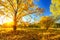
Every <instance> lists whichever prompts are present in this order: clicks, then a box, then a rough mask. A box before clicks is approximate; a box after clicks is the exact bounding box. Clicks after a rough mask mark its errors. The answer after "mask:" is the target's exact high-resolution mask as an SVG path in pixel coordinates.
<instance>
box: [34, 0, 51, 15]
mask: <svg viewBox="0 0 60 40" xmlns="http://www.w3.org/2000/svg"><path fill="white" fill-rule="evenodd" d="M35 4H36V5H38V6H39V8H44V15H43V16H49V15H50V14H51V13H50V8H49V7H50V4H51V0H39V2H36V1H35Z"/></svg>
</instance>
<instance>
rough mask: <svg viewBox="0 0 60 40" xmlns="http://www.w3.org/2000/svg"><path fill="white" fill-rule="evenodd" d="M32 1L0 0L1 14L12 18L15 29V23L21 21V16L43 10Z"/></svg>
mask: <svg viewBox="0 0 60 40" xmlns="http://www.w3.org/2000/svg"><path fill="white" fill-rule="evenodd" d="M33 1H34V0H0V7H2V8H0V10H1V11H3V15H5V16H6V17H8V18H12V19H13V22H14V25H13V29H14V30H16V28H17V24H18V22H20V21H21V18H22V17H24V16H26V15H29V14H33V13H37V14H38V13H42V12H43V9H41V8H38V7H37V6H36V5H35V4H34V3H33ZM31 9H32V10H31Z"/></svg>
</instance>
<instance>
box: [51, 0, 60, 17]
mask: <svg viewBox="0 0 60 40" xmlns="http://www.w3.org/2000/svg"><path fill="white" fill-rule="evenodd" d="M51 2H52V4H51V5H50V11H51V12H52V15H53V16H55V17H57V16H59V15H60V0H51Z"/></svg>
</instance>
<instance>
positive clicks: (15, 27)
mask: <svg viewBox="0 0 60 40" xmlns="http://www.w3.org/2000/svg"><path fill="white" fill-rule="evenodd" d="M16 14H17V12H15V14H14V26H13V30H14V31H15V30H16V29H17V26H16V25H17V22H16Z"/></svg>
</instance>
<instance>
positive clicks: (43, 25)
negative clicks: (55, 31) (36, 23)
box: [40, 16, 54, 29]
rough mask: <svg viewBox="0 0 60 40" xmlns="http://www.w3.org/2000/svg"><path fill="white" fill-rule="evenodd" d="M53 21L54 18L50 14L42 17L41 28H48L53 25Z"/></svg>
mask: <svg viewBox="0 0 60 40" xmlns="http://www.w3.org/2000/svg"><path fill="white" fill-rule="evenodd" d="M53 23H54V20H53V19H52V18H51V17H49V16H43V17H41V20H40V24H41V28H43V29H44V28H46V29H48V28H49V27H51V26H52V25H53Z"/></svg>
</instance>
